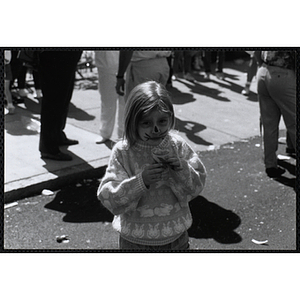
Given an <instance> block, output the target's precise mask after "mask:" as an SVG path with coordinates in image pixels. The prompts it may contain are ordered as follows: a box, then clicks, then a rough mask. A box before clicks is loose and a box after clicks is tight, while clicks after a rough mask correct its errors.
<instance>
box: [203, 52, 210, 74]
mask: <svg viewBox="0 0 300 300" xmlns="http://www.w3.org/2000/svg"><path fill="white" fill-rule="evenodd" d="M202 59H203V64H204V71H205V72H206V73H210V72H211V51H203V56H202Z"/></svg>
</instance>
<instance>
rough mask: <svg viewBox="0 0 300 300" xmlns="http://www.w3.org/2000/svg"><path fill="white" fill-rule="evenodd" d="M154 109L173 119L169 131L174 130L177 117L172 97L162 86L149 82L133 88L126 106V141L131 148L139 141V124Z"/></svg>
mask: <svg viewBox="0 0 300 300" xmlns="http://www.w3.org/2000/svg"><path fill="white" fill-rule="evenodd" d="M153 109H158V110H159V111H161V112H164V113H167V114H169V115H170V117H171V124H170V128H169V129H173V128H174V126H175V116H174V109H173V103H172V100H171V95H170V94H169V92H168V91H167V90H166V88H165V87H164V86H163V85H162V84H160V83H157V82H156V81H147V82H144V83H141V84H139V85H137V86H136V87H135V88H133V89H132V91H131V92H130V94H129V96H128V99H127V101H126V105H125V131H124V139H126V140H127V141H128V143H129V146H130V147H131V146H133V145H134V144H135V142H136V141H137V140H138V139H139V135H138V125H139V122H140V121H141V120H142V118H143V117H144V116H145V115H146V114H148V113H149V112H150V111H152V110H153Z"/></svg>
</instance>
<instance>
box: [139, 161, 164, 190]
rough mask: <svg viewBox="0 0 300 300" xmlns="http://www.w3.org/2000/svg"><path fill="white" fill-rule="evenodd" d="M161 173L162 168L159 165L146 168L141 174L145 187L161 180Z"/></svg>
mask: <svg viewBox="0 0 300 300" xmlns="http://www.w3.org/2000/svg"><path fill="white" fill-rule="evenodd" d="M163 172H164V168H163V165H162V164H160V163H155V164H153V165H149V166H147V167H146V168H145V169H144V171H143V173H142V178H143V180H144V183H145V186H146V187H149V186H150V185H151V184H153V183H156V182H158V181H160V180H162V176H163Z"/></svg>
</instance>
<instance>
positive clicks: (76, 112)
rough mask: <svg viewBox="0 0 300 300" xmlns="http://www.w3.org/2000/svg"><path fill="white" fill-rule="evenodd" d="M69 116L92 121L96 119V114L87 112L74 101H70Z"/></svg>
mask: <svg viewBox="0 0 300 300" xmlns="http://www.w3.org/2000/svg"><path fill="white" fill-rule="evenodd" d="M68 118H72V119H76V120H79V121H91V120H94V119H95V116H93V115H89V114H88V113H87V112H85V111H84V110H82V109H80V108H78V107H77V106H76V105H74V103H72V102H70V104H69V112H68Z"/></svg>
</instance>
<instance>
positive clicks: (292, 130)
mask: <svg viewBox="0 0 300 300" xmlns="http://www.w3.org/2000/svg"><path fill="white" fill-rule="evenodd" d="M257 92H258V100H259V106H260V113H261V120H262V125H263V140H264V161H265V167H266V168H276V167H277V156H276V151H277V149H278V135H279V122H280V117H281V115H282V116H283V120H284V123H285V126H286V129H287V131H288V134H289V136H290V138H291V142H292V144H293V146H294V148H295V146H296V145H295V144H296V76H295V72H294V71H293V70H289V69H284V68H280V67H274V66H267V65H266V64H263V65H262V67H260V68H259V70H258V72H257Z"/></svg>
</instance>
